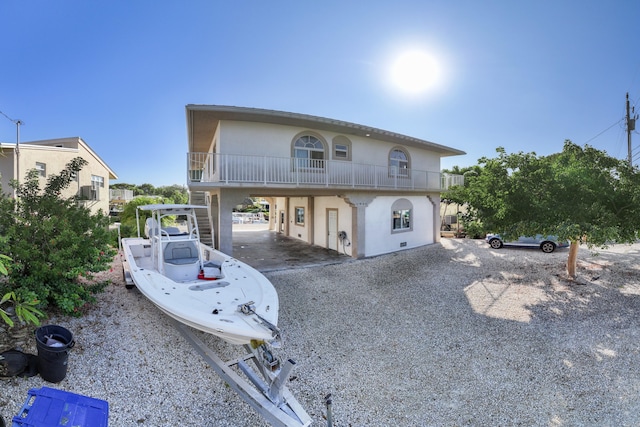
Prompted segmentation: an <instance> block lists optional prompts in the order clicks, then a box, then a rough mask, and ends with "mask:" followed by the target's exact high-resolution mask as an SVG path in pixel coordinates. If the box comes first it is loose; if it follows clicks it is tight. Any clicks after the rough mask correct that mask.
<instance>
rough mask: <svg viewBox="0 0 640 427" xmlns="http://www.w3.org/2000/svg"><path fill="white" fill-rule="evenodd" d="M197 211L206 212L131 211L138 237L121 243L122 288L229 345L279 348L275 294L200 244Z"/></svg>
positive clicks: (173, 208)
mask: <svg viewBox="0 0 640 427" xmlns="http://www.w3.org/2000/svg"><path fill="white" fill-rule="evenodd" d="M197 209H206V206H199V205H190V204H151V205H143V206H139V207H138V208H137V210H136V220H137V223H138V236H137V237H130V238H123V239H121V244H122V250H123V265H124V270H125V272H124V274H125V279H126V280H127V283H128V287H130V288H132V287H133V285H135V287H136V288H138V290H139V291H140V292H141V293H142V294H144V296H145V297H147V298H148V299H149V300H150V301H151V302H153V303H154V304H155V305H156V306H157V307H158V308H159V309H160V310H162V311H163V312H164V313H166V314H167V315H169V316H170V317H172V318H174V319H176V320H177V321H178V322H180V323H183V324H185V325H188V326H191V327H193V328H195V329H198V330H201V331H204V332H206V333H209V334H212V335H215V336H217V337H220V338H221V339H223V340H224V341H226V342H229V343H231V344H238V345H248V344H251V343H255V342H264V343H268V344H269V345H271V346H273V347H277V346H279V343H280V330H279V329H278V327H277V324H278V310H279V301H278V294H277V292H276V290H275V288H274V287H273V285H272V284H271V282H270V281H269V280H268V279H267V278H266V277H264V276H263V275H262V274H261V273H260V272H259V271H257V270H255V269H254V268H253V267H251V266H249V265H247V264H245V263H243V262H241V261H238V260H237V259H235V258H233V257H231V256H229V255H227V254H225V253H223V252H220V251H218V250H216V249H214V248H212V247H210V246H208V245H205V244H204V243H202V242H201V241H200V231H199V228H198V221H197V218H196V210H197ZM141 213H143V215H142V216H143V217H144V218H146V220H145V222H144V224H145V227H144V232H145V236H141V233H140V228H141V227H140V224H141V222H140V216H141V215H140V214H141ZM144 218H143V219H144Z"/></svg>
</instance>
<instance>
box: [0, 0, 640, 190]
mask: <svg viewBox="0 0 640 427" xmlns="http://www.w3.org/2000/svg"><path fill="white" fill-rule="evenodd" d="M639 16H640V2H637V1H635V0H616V1H606V0H602V1H590V0H582V1H578V0H541V1H536V2H520V1H508V0H500V1H498V0H485V1H481V0H477V1H468V0H458V1H444V0H443V1H427V0H421V1H405V0H397V1H394V2H389V1H374V0H370V1H367V2H355V1H346V0H343V1H334V0H323V1H311V0H297V1H269V2H268V1H264V0H255V1H251V0H248V1H241V0H238V1H221V0H220V1H218V0H185V1H160V0H128V1H125V0H114V1H109V2H94V1H86V0H56V1H51V0H29V1H24V0H3V1H2V2H0V55H1V56H0V58H1V59H0V61H1V64H2V67H1V71H0V111H2V112H3V113H4V114H6V115H7V116H9V117H10V118H13V119H20V120H22V121H23V122H24V125H23V126H21V128H20V133H21V138H20V139H21V141H23V142H24V141H30V140H38V139H50V138H63V137H69V136H80V137H82V138H83V139H84V140H85V141H86V142H87V143H88V144H89V145H90V146H91V147H92V148H93V149H94V150H95V151H96V152H98V153H99V155H100V156H101V157H102V158H103V159H104V160H105V161H106V162H107V164H109V166H110V167H111V168H112V169H113V170H114V171H115V172H116V174H117V175H118V176H119V180H118V181H116V182H127V183H133V184H142V183H151V184H153V185H155V186H161V185H171V184H181V185H182V184H185V183H186V180H185V175H186V172H185V163H186V151H187V142H186V120H185V105H187V104H219V105H234V106H242V107H256V108H267V109H274V110H282V111H290V112H296V113H304V114H312V115H317V116H322V117H328V118H332V119H338V120H344V121H348V122H354V123H358V124H362V125H367V126H372V127H377V128H382V129H386V130H389V131H393V132H397V133H401V134H406V135H410V136H413V137H417V138H421V139H426V140H429V141H433V142H436V143H438V144H442V145H447V146H450V147H454V148H457V149H460V150H463V151H466V152H467V153H468V154H467V155H465V156H457V157H449V158H445V159H443V161H442V166H443V167H445V168H449V167H451V166H454V165H459V166H469V165H473V164H476V163H477V160H478V159H479V158H480V157H482V156H489V157H494V156H495V154H496V153H495V148H496V147H498V146H503V147H505V148H506V150H507V151H508V152H518V151H525V152H529V151H535V152H536V153H537V154H540V155H546V154H551V153H555V152H558V151H561V150H562V145H563V142H564V140H565V139H571V140H572V141H573V142H575V143H577V144H580V145H584V144H586V143H588V144H589V145H592V146H594V147H596V148H599V149H603V150H606V151H607V152H608V153H609V154H610V155H612V156H615V157H619V158H626V155H627V140H626V134H625V130H624V120H623V118H624V115H625V93H627V92H629V95H630V99H631V102H632V105H635V104H636V103H637V102H638V100H640V56H638V55H637V52H638V46H637V45H638V43H639V42H638V38H637V33H638V31H637V24H638V17H639ZM408 49H420V50H422V51H424V52H427V53H428V54H429V55H431V56H432V57H434V58H436V60H437V62H438V64H439V69H440V75H441V78H440V79H439V81H438V82H437V83H435V84H434V86H433V87H431V88H430V89H429V90H426V91H423V92H420V93H406V92H401V91H400V90H399V89H398V88H397V87H396V86H395V85H394V84H393V83H392V81H391V78H390V69H391V66H392V63H393V61H394V59H395V58H396V57H397V56H398V55H400V54H401V53H402V52H404V51H406V50H408ZM634 138H635V139H634V147H635V148H636V150H638V151H640V149H639V148H638V147H640V144H638V142H640V138H639V137H638V135H637V134H634ZM15 139H16V126H15V125H14V124H13V123H12V122H11V121H10V120H8V119H7V118H6V117H4V116H0V141H3V142H15ZM636 140H637V141H638V142H636ZM638 161H639V162H640V159H638ZM413 166H414V167H416V168H418V169H419V166H417V165H413Z"/></svg>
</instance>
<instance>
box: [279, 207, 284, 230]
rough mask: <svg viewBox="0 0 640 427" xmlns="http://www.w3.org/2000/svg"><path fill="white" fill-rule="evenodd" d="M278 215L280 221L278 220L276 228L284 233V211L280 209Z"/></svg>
mask: <svg viewBox="0 0 640 427" xmlns="http://www.w3.org/2000/svg"><path fill="white" fill-rule="evenodd" d="M279 216H280V221H279V222H280V224H279V226H278V230H280V232H281V233H284V220H285V217H284V211H280V215H279Z"/></svg>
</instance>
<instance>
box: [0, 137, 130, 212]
mask: <svg viewBox="0 0 640 427" xmlns="http://www.w3.org/2000/svg"><path fill="white" fill-rule="evenodd" d="M75 157H82V158H83V159H84V160H86V161H87V162H88V164H87V165H86V166H84V167H83V168H82V170H81V171H80V172H79V173H78V174H77V176H76V177H75V178H74V182H73V183H72V184H71V186H70V187H69V188H68V189H67V190H66V192H65V193H63V194H62V196H63V197H71V196H74V195H79V196H80V199H81V201H80V203H83V204H84V205H85V206H86V207H88V208H89V209H91V211H92V212H93V213H96V212H98V210H99V209H102V211H103V212H104V213H105V214H107V213H109V180H112V179H118V177H117V176H116V174H115V173H114V172H113V171H112V170H111V168H110V167H109V166H108V165H107V164H106V163H105V162H104V161H103V160H102V159H101V158H100V156H98V154H96V152H95V151H93V150H92V149H91V147H89V145H88V144H87V143H86V142H85V141H83V140H82V138H79V137H72V138H59V139H47V140H41V141H30V142H24V143H22V142H21V143H20V144H16V143H1V144H0V175H1V176H0V184H1V185H2V192H3V193H4V194H11V195H15V194H14V190H13V189H12V188H11V186H10V185H9V182H10V181H11V180H12V179H16V180H18V181H21V180H24V177H25V175H26V173H27V171H28V170H30V169H36V170H37V171H38V173H39V174H40V179H41V181H42V183H43V184H44V183H45V182H46V180H47V178H48V177H49V175H51V174H58V173H60V172H61V171H62V170H63V169H64V167H65V166H66V164H67V163H69V161H71V160H72V159H73V158H75Z"/></svg>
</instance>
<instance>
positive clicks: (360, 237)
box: [344, 194, 376, 258]
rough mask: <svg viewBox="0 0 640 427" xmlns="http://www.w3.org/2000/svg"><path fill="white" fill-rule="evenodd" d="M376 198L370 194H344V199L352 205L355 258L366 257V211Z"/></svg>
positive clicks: (352, 240)
mask: <svg viewBox="0 0 640 427" xmlns="http://www.w3.org/2000/svg"><path fill="white" fill-rule="evenodd" d="M375 198H376V197H375V196H370V195H351V194H349V195H346V196H344V201H345V202H347V203H348V204H349V206H351V224H352V226H351V234H352V236H351V256H352V257H353V258H364V256H365V252H364V251H365V237H366V234H367V228H366V224H367V222H366V211H367V206H369V203H371V202H372V201H373V200H374V199H375Z"/></svg>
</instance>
